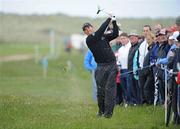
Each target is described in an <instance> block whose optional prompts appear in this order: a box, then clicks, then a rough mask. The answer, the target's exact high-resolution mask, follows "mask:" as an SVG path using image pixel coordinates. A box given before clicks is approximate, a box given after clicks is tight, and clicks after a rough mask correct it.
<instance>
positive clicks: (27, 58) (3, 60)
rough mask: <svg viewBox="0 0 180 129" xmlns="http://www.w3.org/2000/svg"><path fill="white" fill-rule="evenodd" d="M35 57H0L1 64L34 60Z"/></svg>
mask: <svg viewBox="0 0 180 129" xmlns="http://www.w3.org/2000/svg"><path fill="white" fill-rule="evenodd" d="M32 58H33V55H28V54H19V55H11V56H0V62H9V61H22V60H29V59H32Z"/></svg>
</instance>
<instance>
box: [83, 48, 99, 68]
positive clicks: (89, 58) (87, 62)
mask: <svg viewBox="0 0 180 129" xmlns="http://www.w3.org/2000/svg"><path fill="white" fill-rule="evenodd" d="M84 67H85V68H86V69H87V70H89V71H92V70H95V69H96V67H97V63H96V62H95V60H94V56H93V54H92V52H91V51H90V50H88V51H87V53H86V55H85V58H84Z"/></svg>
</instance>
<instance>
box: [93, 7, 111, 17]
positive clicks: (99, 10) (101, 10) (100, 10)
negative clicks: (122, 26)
mask: <svg viewBox="0 0 180 129" xmlns="http://www.w3.org/2000/svg"><path fill="white" fill-rule="evenodd" d="M100 12H103V13H105V14H107V15H108V16H112V15H111V14H110V13H108V12H106V11H104V9H100V6H98V11H97V13H96V14H99V13H100Z"/></svg>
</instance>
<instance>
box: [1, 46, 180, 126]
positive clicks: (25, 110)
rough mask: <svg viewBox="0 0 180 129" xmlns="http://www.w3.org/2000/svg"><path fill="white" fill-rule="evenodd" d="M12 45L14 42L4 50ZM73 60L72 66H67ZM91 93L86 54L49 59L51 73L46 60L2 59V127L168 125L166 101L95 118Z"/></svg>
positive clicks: (116, 109)
mask: <svg viewBox="0 0 180 129" xmlns="http://www.w3.org/2000/svg"><path fill="white" fill-rule="evenodd" d="M16 45H17V47H18V44H16ZM21 45H22V44H20V46H21ZM3 47H4V46H3ZM8 47H10V48H11V45H10V46H8V45H7V46H6V47H4V51H5V49H8ZM27 47H29V45H27ZM24 49H26V46H25V47H24ZM13 50H14V51H13ZM30 52H32V51H30ZM12 53H16V49H12ZM68 60H71V61H72V63H73V68H72V70H69V69H68V68H67V61H68ZM91 94H92V93H91V79H90V74H89V73H88V72H87V71H85V70H84V68H83V55H82V54H80V53H79V52H78V51H73V52H72V53H71V54H67V53H64V52H62V53H61V55H60V56H59V58H58V59H51V60H49V69H48V76H47V77H46V78H44V77H43V76H42V67H41V64H40V63H34V60H29V61H20V62H1V63H0V129H164V128H165V125H164V109H163V107H161V106H157V107H155V108H154V107H153V106H140V107H128V108H124V107H121V106H117V107H115V111H114V115H113V117H112V119H105V118H96V112H97V104H96V103H94V102H93V101H92V96H91ZM178 128H179V126H173V125H172V124H171V125H170V127H169V129H178Z"/></svg>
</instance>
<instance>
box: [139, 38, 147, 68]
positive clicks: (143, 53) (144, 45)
mask: <svg viewBox="0 0 180 129" xmlns="http://www.w3.org/2000/svg"><path fill="white" fill-rule="evenodd" d="M147 53H148V43H147V41H146V39H145V40H144V41H143V42H142V43H141V45H140V46H139V66H140V68H142V67H143V62H144V58H145V56H146V54H147Z"/></svg>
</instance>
